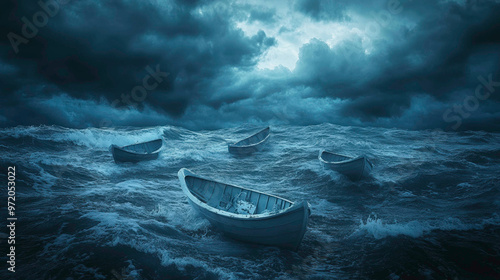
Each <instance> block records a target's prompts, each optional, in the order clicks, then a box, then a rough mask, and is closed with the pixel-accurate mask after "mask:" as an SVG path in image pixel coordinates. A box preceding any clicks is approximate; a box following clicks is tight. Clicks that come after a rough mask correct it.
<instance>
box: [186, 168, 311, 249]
mask: <svg viewBox="0 0 500 280" xmlns="http://www.w3.org/2000/svg"><path fill="white" fill-rule="evenodd" d="M178 175H179V180H180V182H181V187H182V190H183V192H184V193H185V194H186V196H187V197H188V202H189V204H190V205H191V206H192V207H193V208H194V209H195V210H196V211H197V212H198V213H199V214H200V215H201V216H202V217H204V218H206V219H207V220H208V221H209V222H210V223H211V224H212V225H213V226H214V227H216V228H217V229H219V230H220V231H222V232H223V233H224V234H225V235H227V236H229V237H231V238H233V239H236V240H240V241H244V242H250V243H257V244H263V245H271V246H278V247H283V248H287V249H291V250H296V249H297V248H298V247H299V244H300V243H301V241H302V239H303V237H304V234H305V232H306V229H307V223H308V221H309V215H310V213H311V212H310V209H309V204H308V203H307V202H300V203H291V202H290V203H291V204H292V205H291V206H290V207H288V208H287V209H286V210H285V211H282V212H280V213H277V214H272V215H264V216H263V215H237V214H232V213H230V214H221V210H218V209H215V208H212V207H210V206H208V205H207V204H206V203H203V202H202V201H200V200H199V199H197V197H196V196H194V195H193V194H192V193H191V191H190V189H189V187H188V186H187V183H186V176H196V175H194V174H193V173H191V172H190V171H189V170H187V169H184V168H183V169H181V170H180V171H179V174H178ZM200 178H201V177H200ZM210 184H223V183H218V182H215V181H211V182H210ZM262 195H264V194H263V193H262ZM272 197H273V198H275V197H274V196H272ZM257 204H259V203H258V202H257ZM257 207H258V206H257Z"/></svg>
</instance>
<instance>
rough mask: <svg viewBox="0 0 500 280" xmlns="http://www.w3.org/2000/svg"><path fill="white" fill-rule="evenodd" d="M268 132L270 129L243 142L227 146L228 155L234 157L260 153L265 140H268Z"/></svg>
mask: <svg viewBox="0 0 500 280" xmlns="http://www.w3.org/2000/svg"><path fill="white" fill-rule="evenodd" d="M269 130H270V128H269V127H266V128H264V129H262V130H260V131H259V132H257V133H255V134H253V135H251V136H249V137H247V138H245V139H243V140H240V141H238V142H236V143H234V144H228V146H227V148H228V150H229V152H230V153H232V154H235V155H248V154H251V153H253V152H257V151H261V150H262V149H263V148H264V144H265V143H266V141H267V139H269V135H270V134H269Z"/></svg>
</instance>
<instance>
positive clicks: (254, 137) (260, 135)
mask: <svg viewBox="0 0 500 280" xmlns="http://www.w3.org/2000/svg"><path fill="white" fill-rule="evenodd" d="M268 135H269V127H267V128H265V129H263V130H261V131H259V132H257V134H254V135H252V136H250V137H248V138H245V139H243V140H241V141H239V142H236V143H234V146H248V145H251V144H255V143H259V142H260V141H262V140H264V139H265V138H266V137H267V136H268Z"/></svg>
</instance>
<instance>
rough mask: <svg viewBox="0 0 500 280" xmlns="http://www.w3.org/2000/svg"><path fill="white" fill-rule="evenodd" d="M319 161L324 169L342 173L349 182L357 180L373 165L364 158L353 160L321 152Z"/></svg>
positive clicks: (365, 174) (368, 171)
mask: <svg viewBox="0 0 500 280" xmlns="http://www.w3.org/2000/svg"><path fill="white" fill-rule="evenodd" d="M319 160H320V161H321V163H323V165H324V166H325V167H328V168H330V169H332V170H334V171H337V172H339V173H342V174H344V175H345V176H347V177H348V178H349V179H351V180H359V179H361V178H362V177H364V176H367V175H368V174H369V173H370V171H371V170H372V169H373V164H372V163H371V162H370V161H369V160H368V158H366V156H359V157H356V158H353V157H348V156H343V155H339V154H335V153H331V152H327V151H324V150H323V151H321V152H320V153H319Z"/></svg>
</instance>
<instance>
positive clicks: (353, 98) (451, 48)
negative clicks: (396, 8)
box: [295, 1, 500, 128]
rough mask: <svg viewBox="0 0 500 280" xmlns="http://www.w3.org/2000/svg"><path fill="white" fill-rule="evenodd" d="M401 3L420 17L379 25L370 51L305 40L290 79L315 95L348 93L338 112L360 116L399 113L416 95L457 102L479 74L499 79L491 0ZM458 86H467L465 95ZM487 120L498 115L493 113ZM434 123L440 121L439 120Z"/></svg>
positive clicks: (496, 10) (498, 21)
mask: <svg viewBox="0 0 500 280" xmlns="http://www.w3.org/2000/svg"><path fill="white" fill-rule="evenodd" d="M309 4H310V3H309ZM406 9H407V10H410V9H412V11H420V12H419V14H420V16H418V15H417V14H415V13H414V12H409V13H408V15H407V16H408V17H410V18H411V17H416V18H413V20H414V21H415V22H416V24H415V26H414V27H412V28H411V29H409V28H405V27H401V28H400V29H399V30H395V31H394V30H384V27H383V26H379V28H380V31H379V33H380V34H382V35H383V36H381V38H378V37H377V36H375V38H372V39H373V40H374V41H375V43H376V44H378V46H377V47H380V46H381V45H382V46H384V47H383V48H379V50H376V51H375V52H374V53H372V54H370V55H365V54H364V53H363V52H364V50H363V49H362V48H361V47H359V45H358V43H359V40H354V42H353V41H351V42H350V44H351V47H350V48H349V49H350V50H349V52H346V51H345V48H343V46H340V47H339V46H336V47H334V48H330V47H329V46H328V45H327V44H326V43H324V42H322V41H319V40H312V41H311V42H309V43H308V44H306V45H304V46H303V47H302V48H301V51H300V56H299V57H300V60H299V62H298V63H297V68H296V69H295V74H296V75H297V79H299V80H301V81H302V84H305V85H308V86H309V87H311V88H314V89H315V91H314V94H316V95H318V96H329V97H339V98H342V99H348V100H349V101H350V102H349V103H347V104H346V105H345V106H343V108H342V113H343V115H344V116H346V117H357V118H360V119H361V120H363V121H375V120H376V119H377V118H379V117H400V116H401V115H402V114H403V113H404V112H405V111H406V110H408V109H409V108H410V106H411V101H412V97H413V96H415V95H417V94H427V95H430V96H432V97H433V98H435V100H437V101H441V102H457V101H458V102H462V101H463V99H464V98H465V97H466V96H467V94H468V95H471V94H474V90H475V89H476V87H477V85H478V84H480V81H479V80H478V78H477V77H478V76H480V75H483V76H484V77H485V78H486V77H487V76H488V75H492V77H493V78H492V80H493V81H500V75H499V66H500V61H499V52H500V48H499V47H500V28H499V27H500V18H499V17H498V15H499V14H500V5H499V4H498V3H493V2H481V1H479V2H476V3H475V5H465V6H461V5H459V4H457V3H454V2H447V3H441V4H435V3H431V2H428V1H420V2H413V3H411V5H410V6H407V7H406ZM402 14H403V13H402ZM422 15H423V16H422ZM374 20H375V22H376V18H374ZM399 21H401V18H399V17H394V18H393V19H392V22H391V23H392V24H395V23H396V24H397V23H399ZM368 24H370V23H368ZM377 24H379V25H382V24H381V23H377ZM391 27H392V26H388V27H387V29H391ZM389 32H392V34H391V33H389ZM387 34H390V36H385V35H387ZM369 35H373V34H369ZM356 42H358V43H356ZM346 54H347V55H346ZM464 89H465V90H466V91H467V90H468V91H469V92H468V93H465V94H464V93H463V91H464ZM497 91H500V89H497ZM457 95H458V96H460V98H458V100H457ZM499 98H500V97H499V95H498V94H495V95H491V97H490V98H489V99H488V102H495V101H498V100H499ZM450 106H453V103H450ZM496 108H498V107H496ZM483 109H484V108H483ZM490 109H491V108H490ZM495 110H496V109H493V111H491V112H490V113H494V112H495ZM479 115H480V114H476V117H480V116H479ZM492 120H498V116H493V119H492ZM470 121H471V122H477V120H472V119H471V120H470ZM433 122H434V123H436V122H437V124H436V125H440V124H439V122H443V119H442V117H441V118H438V119H435V120H433ZM470 127H471V126H469V128H470Z"/></svg>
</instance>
